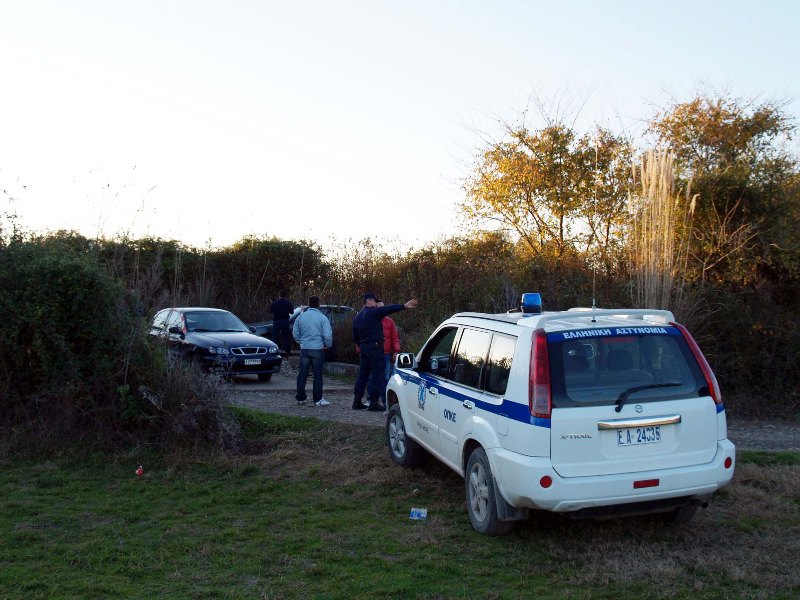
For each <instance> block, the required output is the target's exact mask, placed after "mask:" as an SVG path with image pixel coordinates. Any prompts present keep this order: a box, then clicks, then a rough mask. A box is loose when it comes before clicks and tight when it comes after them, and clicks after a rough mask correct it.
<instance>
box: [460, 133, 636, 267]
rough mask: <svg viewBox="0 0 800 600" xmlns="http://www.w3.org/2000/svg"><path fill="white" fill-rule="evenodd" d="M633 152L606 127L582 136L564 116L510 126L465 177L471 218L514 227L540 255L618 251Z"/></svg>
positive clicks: (466, 211) (475, 223)
mask: <svg viewBox="0 0 800 600" xmlns="http://www.w3.org/2000/svg"><path fill="white" fill-rule="evenodd" d="M632 155H633V149H632V147H631V145H630V144H629V143H628V142H627V141H626V140H625V139H624V138H623V137H622V136H618V135H615V134H613V133H612V132H611V131H608V130H606V129H602V128H597V129H596V130H595V131H593V132H590V133H584V134H580V133H579V132H577V131H575V130H574V129H573V128H572V127H571V126H569V125H567V124H565V123H564V122H560V121H550V122H548V123H547V124H546V126H544V127H542V128H540V129H533V130H532V129H529V128H528V127H527V126H525V125H520V126H512V125H506V126H505V138H504V139H502V140H500V141H497V142H493V143H490V144H489V145H488V147H486V148H484V149H482V151H481V153H480V154H479V156H478V157H477V160H476V164H475V166H474V169H473V170H472V172H471V173H470V174H469V176H468V177H467V178H466V180H465V182H464V187H465V191H466V198H465V200H464V201H463V203H462V204H461V207H460V208H461V211H462V214H463V216H464V217H466V219H467V220H468V221H469V222H470V223H471V224H472V225H473V226H477V227H480V226H481V225H483V226H486V224H492V223H493V224H494V225H495V226H497V227H499V228H500V229H505V230H508V231H511V232H513V233H514V235H515V236H517V237H518V239H520V240H521V242H522V243H523V244H525V245H526V246H527V247H528V249H529V250H530V251H531V252H533V253H534V254H536V255H552V256H555V257H563V256H565V255H567V254H575V253H584V252H586V253H588V252H596V253H597V254H598V255H599V256H602V257H604V258H605V259H606V261H608V259H609V257H611V256H612V255H614V254H615V253H616V250H617V249H618V245H619V240H620V235H621V228H622V227H623V226H624V223H623V218H624V217H623V214H624V210H623V209H624V206H625V203H626V199H627V190H628V188H629V184H630V179H631V172H630V162H631V158H632Z"/></svg>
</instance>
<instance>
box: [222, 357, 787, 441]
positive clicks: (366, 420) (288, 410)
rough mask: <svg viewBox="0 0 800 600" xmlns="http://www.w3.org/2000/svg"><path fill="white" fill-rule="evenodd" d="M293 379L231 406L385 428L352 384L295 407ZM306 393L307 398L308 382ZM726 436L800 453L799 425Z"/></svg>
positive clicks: (736, 428)
mask: <svg viewBox="0 0 800 600" xmlns="http://www.w3.org/2000/svg"><path fill="white" fill-rule="evenodd" d="M296 377H297V372H296V371H295V370H293V369H292V368H291V367H289V366H288V365H285V366H284V369H283V372H282V373H280V374H277V375H274V376H273V378H272V381H270V382H269V383H259V382H258V381H257V380H255V378H254V379H252V380H250V379H242V380H241V381H239V383H237V384H235V385H234V386H233V387H232V389H231V394H230V396H229V399H230V403H231V404H233V405H235V406H246V407H249V408H253V409H256V410H263V411H265V412H272V413H277V414H282V415H290V416H295V417H316V418H318V419H326V420H330V421H337V422H340V423H351V424H355V425H365V426H368V427H379V428H380V427H383V426H384V425H385V423H386V415H385V413H378V412H368V411H365V410H353V409H352V408H351V406H352V402H353V386H352V384H350V383H342V382H340V381H337V380H336V379H334V378H332V377H329V376H326V377H325V388H324V392H323V396H324V398H325V399H326V400H328V401H329V402H330V403H331V405H330V406H325V407H319V408H318V407H315V406H313V405H312V404H311V400H310V399H309V400H307V401H306V405H305V406H298V404H297V402H296V401H295V398H294V396H295V385H296V383H295V382H296ZM306 391H307V393H308V395H309V398H310V396H311V380H310V379H309V381H308V384H307V386H306ZM728 437H729V438H730V439H731V441H733V443H734V444H736V447H737V449H739V450H769V451H781V450H793V451H800V423H798V422H784V421H756V420H749V419H748V420H740V419H736V418H734V417H730V416H729V417H728Z"/></svg>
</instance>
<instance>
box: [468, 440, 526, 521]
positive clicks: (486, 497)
mask: <svg viewBox="0 0 800 600" xmlns="http://www.w3.org/2000/svg"><path fill="white" fill-rule="evenodd" d="M464 482H465V485H464V487H465V490H466V495H467V513H468V514H469V520H470V521H471V522H472V527H473V529H475V531H477V532H478V533H485V534H486V535H505V534H507V533H509V532H510V531H511V530H512V529H514V521H501V520H500V519H498V518H497V503H496V501H495V494H496V493H497V491H496V490H495V489H494V477H492V468H491V467H490V466H489V457H487V456H486V452H485V451H484V449H483V448H481V447H480V446H479V447H477V448H475V450H473V451H472V454H470V455H469V460H468V461H467V471H466V473H464Z"/></svg>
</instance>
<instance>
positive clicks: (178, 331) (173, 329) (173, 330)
mask: <svg viewBox="0 0 800 600" xmlns="http://www.w3.org/2000/svg"><path fill="white" fill-rule="evenodd" d="M169 332H170V333H174V334H175V335H180V334H181V333H183V331H182V330H181V328H180V327H178V326H177V325H173V326H172V327H170V328H169Z"/></svg>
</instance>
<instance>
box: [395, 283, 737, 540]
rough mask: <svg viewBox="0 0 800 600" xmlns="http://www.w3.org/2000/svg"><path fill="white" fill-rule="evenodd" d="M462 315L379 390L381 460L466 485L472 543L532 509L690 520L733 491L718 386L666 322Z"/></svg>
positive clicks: (601, 315) (530, 302) (526, 301)
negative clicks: (446, 474) (382, 393)
mask: <svg viewBox="0 0 800 600" xmlns="http://www.w3.org/2000/svg"><path fill="white" fill-rule="evenodd" d="M541 307H542V304H541V297H540V295H539V294H524V295H523V297H522V309H521V311H520V312H515V313H505V314H483V313H459V314H456V315H453V316H452V317H451V318H449V319H447V320H446V321H445V322H444V323H442V324H441V325H440V326H439V327H438V328H437V329H436V331H434V333H433V335H432V336H431V337H430V338H429V339H428V341H427V342H426V343H425V345H424V346H423V347H422V349H421V350H420V352H419V353H418V354H417V355H416V356H415V355H413V354H410V353H403V354H400V355H398V357H397V361H396V364H395V366H396V369H395V372H394V374H393V376H392V378H391V380H390V381H389V384H388V387H387V403H388V407H389V412H388V416H387V421H386V435H387V441H388V445H389V453H390V456H391V458H392V460H393V461H394V462H395V463H397V464H399V465H403V466H416V465H417V464H419V462H420V461H421V460H422V459H423V458H424V457H425V454H426V453H430V454H432V455H433V456H435V457H436V458H437V459H439V460H440V461H442V462H443V463H444V464H446V465H448V466H449V467H451V468H452V469H454V470H455V471H456V472H458V473H459V474H460V475H461V476H463V477H464V479H465V484H466V485H465V487H466V501H467V511H468V513H469V517H470V520H471V522H472V526H473V527H474V528H475V530H477V531H479V532H481V533H487V534H491V535H498V534H503V533H507V532H509V531H510V530H511V529H512V527H513V525H514V521H516V520H520V519H525V518H526V517H527V516H528V510H529V509H541V510H548V511H554V512H568V513H570V514H571V515H573V516H576V517H606V516H625V515H637V514H647V513H665V514H666V515H667V517H668V519H669V520H671V521H673V522H684V521H687V520H689V519H690V518H691V517H692V516H693V515H694V513H695V512H696V510H697V508H698V506H704V507H705V506H707V500H708V497H709V496H710V495H711V494H712V493H713V492H715V491H716V490H718V489H720V488H721V487H723V486H724V485H726V484H727V483H728V482H729V481H730V480H731V478H732V477H733V470H734V463H735V448H734V445H733V444H732V443H731V442H730V441H729V440H728V439H727V437H728V434H727V424H726V419H725V407H724V405H723V403H722V397H721V395H720V390H719V386H718V384H717V380H716V377H715V376H714V373H713V372H712V371H711V368H710V367H709V365H708V362H707V361H706V359H705V357H704V356H703V354H702V352H701V351H700V348H698V346H697V344H696V343H695V341H694V339H692V336H691V335H690V334H689V332H688V331H687V330H686V329H685V328H684V327H683V326H682V325H679V324H678V323H675V322H674V317H673V315H672V313H670V312H669V311H665V310H649V309H647V310H643V309H585V308H577V309H570V310H568V311H563V312H542V310H541Z"/></svg>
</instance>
